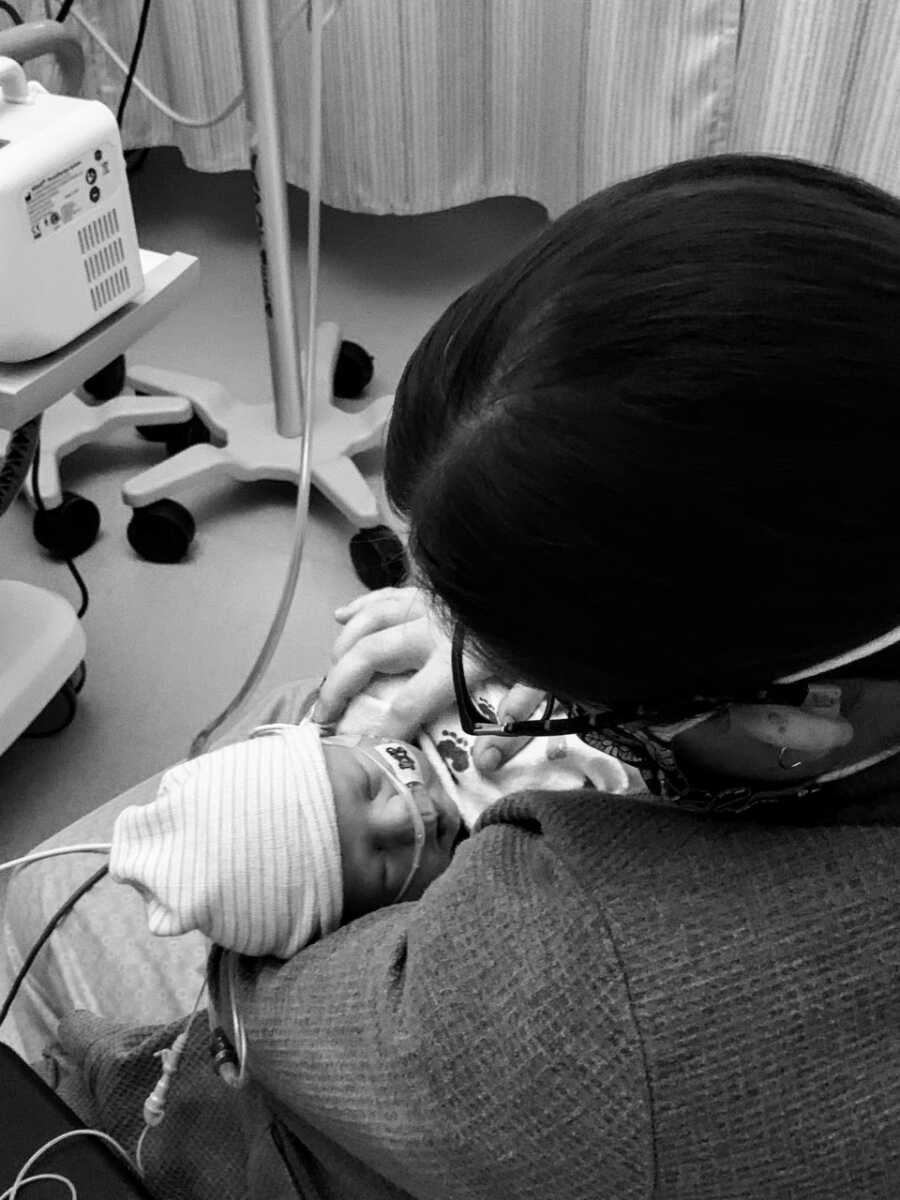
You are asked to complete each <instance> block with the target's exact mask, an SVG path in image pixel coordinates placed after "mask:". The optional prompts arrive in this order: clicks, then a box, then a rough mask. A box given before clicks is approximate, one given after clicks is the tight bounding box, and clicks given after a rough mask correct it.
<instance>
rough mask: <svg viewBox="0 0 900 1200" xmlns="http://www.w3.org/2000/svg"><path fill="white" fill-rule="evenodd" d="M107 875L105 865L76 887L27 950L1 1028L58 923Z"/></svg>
mask: <svg viewBox="0 0 900 1200" xmlns="http://www.w3.org/2000/svg"><path fill="white" fill-rule="evenodd" d="M108 873H109V866H108V865H107V864H104V865H103V866H102V867H101V868H100V870H99V871H95V872H94V874H93V875H92V876H91V877H90V879H87V880H85V882H84V883H82V884H81V885H80V887H78V888H77V889H76V890H75V891H74V892H73V893H72V895H71V896H69V898H68V899H67V900H66V901H65V902H64V903H63V904H61V905H60V907H59V908H58V909H57V910H56V912H55V913H54V914H53V916H52V917H51V918H50V920H49V921H48V922H47V924H46V925H45V926H44V929H43V931H42V932H41V935H40V937H39V938H38V940H37V941H36V942H35V943H34V945H33V946H32V947H31V949H30V950H29V952H28V955H27V956H26V958H25V961H24V962H23V963H22V966H21V968H20V969H19V973H18V974H17V975H16V977H15V979H14V980H13V983H12V987H11V988H10V989H9V992H8V993H7V996H6V999H5V1000H4V1001H3V1006H2V1008H0V1026H2V1025H3V1022H4V1021H5V1020H6V1018H7V1016H8V1014H9V1010H10V1009H11V1008H12V1006H13V1001H14V1000H15V998H16V996H17V995H18V994H19V989H20V988H21V986H22V984H23V983H24V982H25V977H26V975H27V974H28V972H29V971H30V970H31V967H32V964H33V963H34V960H35V959H36V958H37V956H38V955H39V954H40V952H41V950H43V948H44V946H45V945H46V943H47V942H48V941H49V939H50V935H51V934H52V933H53V931H54V930H55V929H56V927H57V925H59V923H60V922H61V921H62V920H63V918H64V917H66V916H68V914H69V912H70V911H71V910H72V909H73V908H74V907H75V905H76V904H77V903H78V901H79V900H80V899H81V897H82V896H84V895H85V894H86V893H87V892H89V891H90V890H91V888H92V887H94V885H95V884H97V883H99V882H100V880H101V879H102V878H103V876H104V875H107V874H108Z"/></svg>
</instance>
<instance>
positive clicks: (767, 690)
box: [450, 621, 807, 738]
mask: <svg viewBox="0 0 900 1200" xmlns="http://www.w3.org/2000/svg"><path fill="white" fill-rule="evenodd" d="M465 636H466V635H465V627H464V626H463V624H462V622H460V621H457V622H456V624H455V625H454V627H453V639H452V643H451V649H450V670H451V673H452V677H453V691H454V694H455V697H456V705H457V709H458V710H459V721H460V725H461V726H462V728H463V731H464V732H465V733H467V734H468V735H469V736H470V737H482V736H485V735H487V736H490V737H532V738H534V737H554V736H556V735H557V734H568V733H574V734H578V735H584V734H591V733H594V734H603V733H607V732H611V731H618V730H623V729H624V727H627V726H628V725H631V724H634V723H639V724H643V725H647V724H650V725H667V724H669V723H670V722H674V721H677V720H678V719H679V718H678V717H676V716H675V714H674V713H672V712H671V711H670V712H668V713H664V712H660V711H659V710H654V708H653V707H652V706H648V705H645V704H630V705H626V706H618V707H617V708H615V709H612V708H598V709H597V710H594V711H591V712H588V711H587V710H586V709H584V708H582V707H581V706H580V705H579V704H575V703H572V704H564V707H566V708H567V709H568V710H569V716H567V717H552V716H551V713H552V712H553V709H554V708H555V707H556V705H557V703H563V702H561V701H558V699H557V697H556V696H554V695H552V694H550V693H548V694H547V697H546V701H545V703H544V710H543V712H542V714H541V716H540V717H531V718H529V719H528V720H524V721H503V722H500V721H490V720H487V719H486V717H485V714H484V712H483V711H482V710H481V709H480V708H479V707H478V705H477V704H476V703H475V701H474V700H473V699H472V694H471V692H470V691H469V685H468V684H467V683H466V676H465V668H464V665H463V646H464V643H465ZM806 691H807V685H806V684H805V683H803V682H800V683H785V684H779V683H775V684H770V685H769V686H768V687H764V688H759V689H755V690H754V691H752V692H750V693H748V694H744V695H739V694H735V695H733V696H731V697H730V698H728V699H726V698H723V697H721V696H719V697H713V696H694V697H693V700H692V701H691V707H692V708H693V710H694V711H695V712H702V711H704V710H717V709H721V708H724V707H726V706H727V705H728V704H739V703H745V704H753V703H761V702H766V703H780V704H800V703H802V700H803V699H804V697H805V696H806ZM684 715H685V713H684V712H683V711H682V713H681V717H683V716H684Z"/></svg>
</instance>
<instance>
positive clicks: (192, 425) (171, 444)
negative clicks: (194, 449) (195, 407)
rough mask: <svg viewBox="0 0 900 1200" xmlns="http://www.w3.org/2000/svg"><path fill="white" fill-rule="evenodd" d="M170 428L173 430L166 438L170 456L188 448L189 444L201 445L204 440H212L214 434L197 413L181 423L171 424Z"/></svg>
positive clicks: (167, 452)
mask: <svg viewBox="0 0 900 1200" xmlns="http://www.w3.org/2000/svg"><path fill="white" fill-rule="evenodd" d="M169 428H170V429H171V430H172V432H171V435H170V436H169V437H167V438H166V454H167V455H168V456H169V457H170V458H171V457H172V455H173V454H180V453H181V451H182V450H187V449H188V447H189V446H199V445H201V444H202V443H203V442H211V441H212V434H211V433H210V432H209V430H208V429H207V427H206V426H205V425H204V424H203V422H202V421H201V420H200V418H199V417H198V416H197V414H196V413H195V414H194V415H193V416H192V417H191V419H190V420H189V421H182V423H181V424H180V425H171V426H170V427H169Z"/></svg>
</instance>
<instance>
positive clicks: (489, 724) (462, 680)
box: [450, 622, 608, 737]
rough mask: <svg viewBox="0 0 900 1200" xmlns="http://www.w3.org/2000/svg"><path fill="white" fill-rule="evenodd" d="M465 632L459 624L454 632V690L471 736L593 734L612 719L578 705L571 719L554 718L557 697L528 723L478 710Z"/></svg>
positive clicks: (465, 728) (452, 648) (549, 700)
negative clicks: (469, 677)
mask: <svg viewBox="0 0 900 1200" xmlns="http://www.w3.org/2000/svg"><path fill="white" fill-rule="evenodd" d="M465 636H466V633H465V629H464V628H463V626H462V625H461V624H459V623H458V622H457V624H456V625H455V627H454V629H453V643H452V647H451V653H450V667H451V670H452V672H453V691H454V692H455V694H456V706H457V708H458V709H459V721H460V724H461V725H462V727H463V730H464V731H465V732H466V733H468V734H469V735H470V736H474V737H478V736H481V735H483V734H492V735H493V736H494V737H554V736H556V735H557V734H563V733H578V734H585V733H590V732H592V731H594V730H597V729H598V728H601V727H602V726H603V725H604V724H605V723H606V721H607V720H608V718H607V717H606V716H605V715H604V716H603V717H602V718H601V717H600V716H598V715H597V714H595V713H588V712H585V711H584V710H583V709H580V708H578V707H577V706H576V705H573V706H572V709H571V711H570V713H569V715H568V716H565V717H563V716H555V717H554V716H553V710H554V709H555V708H556V707H557V700H556V697H555V696H551V695H548V696H547V697H546V698H545V700H544V707H543V710H542V712H541V715H540V716H539V717H532V718H531V719H530V720H527V721H503V722H500V721H498V720H497V719H496V718H495V717H493V715H492V714H491V715H488V714H487V713H485V712H484V711H483V710H482V709H480V708H479V707H478V705H477V704H476V702H475V701H474V700H473V699H472V694H471V692H470V691H469V687H468V684H467V683H466V675H465V669H464V666H463V645H464V642H465Z"/></svg>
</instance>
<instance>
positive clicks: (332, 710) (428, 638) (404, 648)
mask: <svg viewBox="0 0 900 1200" xmlns="http://www.w3.org/2000/svg"><path fill="white" fill-rule="evenodd" d="M433 649H434V642H433V637H432V630H431V626H430V623H429V622H428V621H427V620H426V619H425V618H424V617H420V618H419V619H418V620H416V621H407V622H406V623H405V624H402V625H390V626H388V627H387V628H385V629H379V630H377V631H376V632H375V633H370V634H367V635H365V636H363V637H360V638H359V639H358V640H357V641H355V642H354V643H353V645H351V646H350V647H349V649H347V650H346V651H345V652H344V653H343V654H342V655H341V656H340V657H339V658H338V660H337V662H335V664H334V666H333V667H332V668H331V670H330V671H329V672H328V675H327V676H326V678H325V681H324V683H323V684H322V687H321V689H320V691H319V698H318V700H317V701H316V707H315V711H314V714H313V715H314V719H315V720H316V721H320V722H322V723H324V724H328V723H330V722H332V721H336V720H337V718H338V717H339V716H340V715H341V713H342V712H343V711H344V709H345V708H346V707H347V704H348V703H349V702H350V700H352V699H353V697H354V696H356V695H358V694H359V692H361V691H362V690H363V688H364V687H365V686H366V685H367V684H368V683H369V682H370V681H371V680H372V679H373V678H374V676H376V675H399V674H401V673H403V672H405V671H418V670H420V669H421V667H422V666H423V665H424V663H425V662H427V660H428V657H429V655H430V654H431V653H432V651H433ZM447 670H448V672H449V664H448V667H447Z"/></svg>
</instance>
